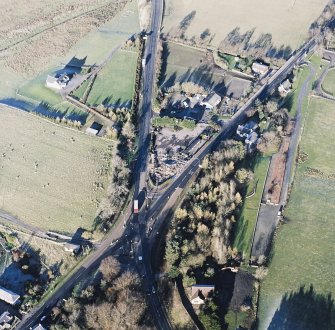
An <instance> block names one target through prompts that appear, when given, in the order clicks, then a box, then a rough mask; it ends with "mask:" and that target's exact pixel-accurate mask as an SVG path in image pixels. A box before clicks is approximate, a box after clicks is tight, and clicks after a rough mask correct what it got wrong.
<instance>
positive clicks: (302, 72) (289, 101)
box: [283, 54, 327, 117]
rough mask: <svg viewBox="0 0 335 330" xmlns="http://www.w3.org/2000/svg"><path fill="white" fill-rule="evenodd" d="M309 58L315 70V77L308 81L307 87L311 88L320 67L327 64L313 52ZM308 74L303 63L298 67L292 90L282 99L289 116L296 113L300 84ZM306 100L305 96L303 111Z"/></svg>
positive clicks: (320, 70)
mask: <svg viewBox="0 0 335 330" xmlns="http://www.w3.org/2000/svg"><path fill="white" fill-rule="evenodd" d="M309 60H310V62H311V63H312V65H313V66H314V68H315V72H316V73H315V77H314V78H313V79H311V81H310V83H309V89H310V90H311V89H312V87H313V84H314V82H315V81H316V80H317V78H318V77H319V76H320V74H321V72H322V69H323V68H324V67H325V66H326V65H327V63H326V62H325V61H323V60H322V59H321V57H319V56H317V55H315V54H314V55H313V56H311V58H310V59H309ZM309 74H310V69H309V67H308V66H307V65H304V66H303V67H301V68H299V71H298V73H297V76H296V79H295V81H294V82H293V86H292V91H291V92H290V93H289V94H288V95H287V96H286V98H285V100H284V104H283V106H284V107H286V108H287V109H288V111H289V113H290V116H291V117H294V116H295V115H296V112H297V106H298V96H299V91H300V90H301V88H302V85H303V84H304V82H305V80H306V79H307V78H308V76H309ZM307 101H308V100H307V98H306V99H305V100H304V103H303V107H302V110H303V111H304V110H305V109H307Z"/></svg>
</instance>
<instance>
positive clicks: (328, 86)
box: [322, 69, 335, 95]
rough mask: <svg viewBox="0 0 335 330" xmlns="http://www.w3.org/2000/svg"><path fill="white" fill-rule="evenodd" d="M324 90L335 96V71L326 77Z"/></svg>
mask: <svg viewBox="0 0 335 330" xmlns="http://www.w3.org/2000/svg"><path fill="white" fill-rule="evenodd" d="M322 88H323V90H324V91H325V92H326V93H328V94H330V95H335V70H334V69H332V70H329V72H328V74H327V75H326V77H325V80H324V81H323V83H322Z"/></svg>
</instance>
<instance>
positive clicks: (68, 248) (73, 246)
mask: <svg viewBox="0 0 335 330" xmlns="http://www.w3.org/2000/svg"><path fill="white" fill-rule="evenodd" d="M64 249H65V251H70V252H73V251H77V250H79V249H80V245H78V244H73V243H66V244H65V245H64Z"/></svg>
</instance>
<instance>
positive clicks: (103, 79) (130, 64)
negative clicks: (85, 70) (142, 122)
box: [87, 50, 137, 107]
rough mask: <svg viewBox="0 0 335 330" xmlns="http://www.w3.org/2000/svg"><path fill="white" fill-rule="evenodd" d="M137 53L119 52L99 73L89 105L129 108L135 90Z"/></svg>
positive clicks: (90, 95)
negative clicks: (112, 105)
mask: <svg viewBox="0 0 335 330" xmlns="http://www.w3.org/2000/svg"><path fill="white" fill-rule="evenodd" d="M136 64H137V53H136V52H129V51H123V50H120V51H118V52H117V53H116V54H115V55H114V56H113V58H112V59H111V61H110V62H109V63H108V64H107V65H106V66H105V67H104V68H103V69H102V70H101V71H100V72H99V74H98V76H97V78H96V79H95V82H94V84H93V88H92V90H91V92H90V94H89V96H88V99H87V104H89V105H91V106H96V105H99V104H102V103H103V104H114V105H115V104H117V105H118V106H128V107H129V105H130V103H131V100H132V98H133V94H134V88H135V77H136Z"/></svg>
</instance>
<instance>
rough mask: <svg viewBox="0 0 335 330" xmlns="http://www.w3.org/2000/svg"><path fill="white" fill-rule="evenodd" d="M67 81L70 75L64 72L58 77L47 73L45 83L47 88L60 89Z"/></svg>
mask: <svg viewBox="0 0 335 330" xmlns="http://www.w3.org/2000/svg"><path fill="white" fill-rule="evenodd" d="M69 81H70V77H69V76H68V75H67V74H66V73H63V74H61V75H60V76H59V77H53V76H50V75H48V76H47V80H46V82H45V83H46V86H47V87H49V88H52V89H57V90H60V89H62V88H65V87H66V85H67V84H68V82H69Z"/></svg>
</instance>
